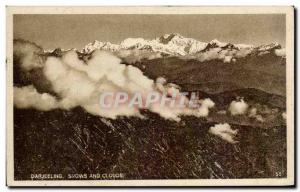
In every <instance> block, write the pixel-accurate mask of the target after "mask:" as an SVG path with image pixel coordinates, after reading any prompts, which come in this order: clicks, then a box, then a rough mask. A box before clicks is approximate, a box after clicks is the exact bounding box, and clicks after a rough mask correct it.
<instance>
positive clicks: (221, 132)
mask: <svg viewBox="0 0 300 192" xmlns="http://www.w3.org/2000/svg"><path fill="white" fill-rule="evenodd" d="M237 132H238V131H237V130H233V129H231V126H230V125H229V124H228V123H223V124H222V123H220V124H216V125H214V126H213V127H210V128H209V133H211V134H213V135H216V136H218V137H220V138H222V139H223V140H225V141H227V142H229V143H232V144H234V143H237V141H235V140H234V137H235V136H236V135H237Z"/></svg>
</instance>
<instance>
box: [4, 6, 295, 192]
mask: <svg viewBox="0 0 300 192" xmlns="http://www.w3.org/2000/svg"><path fill="white" fill-rule="evenodd" d="M6 11H7V185H8V186H99V187H101V186H293V185H294V184H295V181H294V167H295V165H294V163H295V162H294V8H293V7H291V6H290V7H288V6H286V7H276V6H273V7H271V6H270V7H172V6H166V7H163V6H162V7H7V10H6Z"/></svg>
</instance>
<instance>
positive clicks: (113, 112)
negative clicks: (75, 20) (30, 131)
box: [14, 42, 214, 121]
mask: <svg viewBox="0 0 300 192" xmlns="http://www.w3.org/2000/svg"><path fill="white" fill-rule="evenodd" d="M22 43H25V45H22ZM22 43H21V44H20V45H19V47H20V50H19V51H16V52H15V56H17V57H20V58H21V59H20V61H21V63H22V65H21V68H22V70H24V71H27V70H31V69H36V68H41V69H42V70H40V71H41V73H42V74H41V75H43V76H44V77H45V79H46V80H47V81H49V82H50V84H51V90H49V92H54V93H55V94H56V95H57V97H54V96H52V95H50V94H49V93H39V92H38V91H37V90H36V89H35V87H34V86H32V85H31V86H26V87H21V88H17V87H16V88H14V91H15V92H14V103H15V106H16V107H20V108H35V109H38V110H43V111H48V110H52V109H54V108H61V109H66V110H69V109H72V108H74V107H78V106H80V107H82V108H84V109H85V110H86V111H87V112H89V113H91V114H93V115H99V116H102V117H107V118H112V119H115V118H117V117H118V116H141V114H140V109H141V108H140V107H139V106H136V107H128V105H126V103H124V105H120V106H118V108H109V109H104V108H101V107H100V103H99V97H100V95H101V93H103V92H126V93H128V94H129V95H130V96H133V95H134V93H136V92H140V93H141V95H142V97H145V95H146V94H147V93H149V92H158V93H159V94H171V93H172V92H177V93H178V92H179V89H178V87H177V86H176V85H174V84H170V83H166V80H165V79H163V78H158V79H157V81H154V80H152V79H149V78H148V77H147V76H145V75H144V74H143V72H142V71H141V70H140V69H138V68H136V67H134V66H131V65H125V64H122V63H121V59H119V58H118V57H116V56H114V55H112V54H111V53H109V52H104V51H100V50H97V51H94V52H93V53H92V55H91V57H90V59H88V60H85V61H83V60H80V59H79V58H78V55H77V53H76V52H75V51H73V50H70V51H67V52H64V53H63V55H62V56H61V57H55V56H48V57H45V56H40V58H39V54H36V51H37V50H36V47H34V46H32V45H31V44H30V45H27V42H22ZM22 47H25V51H22V50H23V49H22ZM26 54H28V55H26ZM43 57H45V59H44V58H43ZM29 61H30V62H29ZM42 61H45V62H42ZM34 62H36V63H34ZM29 63H30V64H29ZM111 99H114V98H111ZM108 102H112V101H108ZM185 102H189V101H188V99H187V98H186V100H185ZM47 103H48V104H47ZM199 103H200V104H201V105H200V107H199V108H188V107H185V108H178V109H177V108H176V109H174V108H170V107H168V106H160V105H157V104H155V103H154V104H152V105H150V106H149V107H148V108H146V109H147V110H150V111H152V112H154V113H158V114H159V115H160V116H162V117H164V118H166V119H172V120H176V121H179V120H180V116H181V115H194V116H197V117H205V116H207V115H208V114H209V109H210V108H212V107H213V106H214V103H213V101H211V100H210V99H208V98H207V99H204V100H201V101H199Z"/></svg>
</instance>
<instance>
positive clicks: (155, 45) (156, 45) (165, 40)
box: [81, 33, 281, 56]
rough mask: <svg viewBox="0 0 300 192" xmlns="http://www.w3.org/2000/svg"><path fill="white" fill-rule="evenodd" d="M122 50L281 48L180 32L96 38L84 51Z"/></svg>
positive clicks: (175, 52) (182, 53) (187, 52)
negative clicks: (204, 38) (204, 39)
mask: <svg viewBox="0 0 300 192" xmlns="http://www.w3.org/2000/svg"><path fill="white" fill-rule="evenodd" d="M97 49H100V50H107V51H112V52H115V51H120V50H149V51H151V52H159V53H164V54H168V55H174V56H185V55H194V54H197V53H201V52H205V51H208V50H211V49H220V50H244V49H245V50H249V51H250V52H252V51H254V50H256V51H259V52H266V51H271V50H275V49H281V46H280V45H279V44H278V43H271V44H267V45H262V46H257V47H255V46H253V45H246V44H231V43H224V42H220V41H218V40H217V39H214V40H212V41H210V42H209V43H205V42H201V41H198V40H196V39H193V38H187V37H183V36H182V35H180V34H177V33H172V34H165V35H163V36H161V37H158V38H155V39H152V40H147V39H143V38H127V39H125V40H123V41H122V42H121V43H120V44H113V43H110V42H101V41H97V40H95V41H94V42H93V43H89V44H87V45H86V46H85V47H84V48H83V49H82V51H81V52H82V53H86V54H88V53H91V52H93V51H94V50H97Z"/></svg>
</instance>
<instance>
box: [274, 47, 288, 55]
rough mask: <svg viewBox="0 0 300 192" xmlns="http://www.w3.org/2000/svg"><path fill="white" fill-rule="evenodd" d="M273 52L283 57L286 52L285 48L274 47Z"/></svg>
mask: <svg viewBox="0 0 300 192" xmlns="http://www.w3.org/2000/svg"><path fill="white" fill-rule="evenodd" d="M275 54H276V55H277V56H279V57H285V56H286V52H285V49H284V48H282V49H275Z"/></svg>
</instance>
